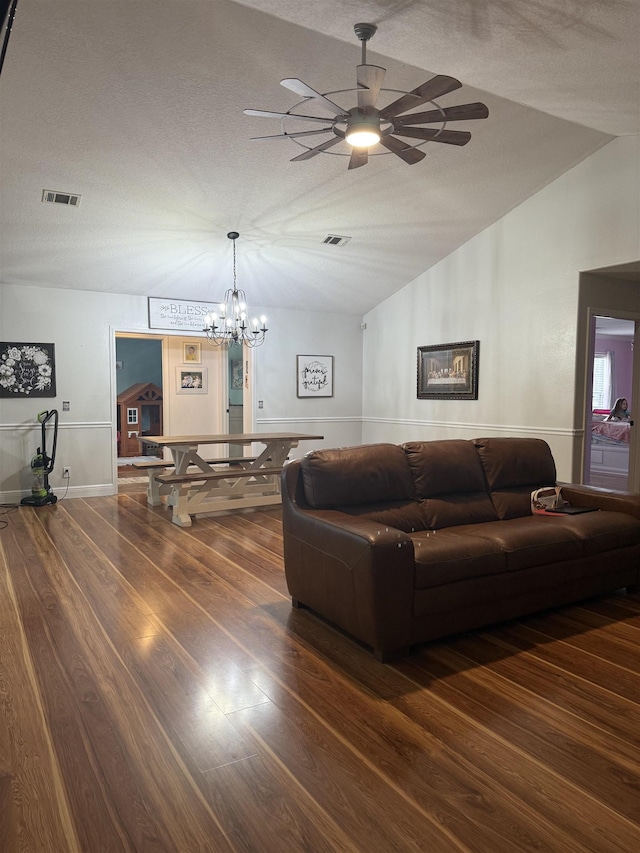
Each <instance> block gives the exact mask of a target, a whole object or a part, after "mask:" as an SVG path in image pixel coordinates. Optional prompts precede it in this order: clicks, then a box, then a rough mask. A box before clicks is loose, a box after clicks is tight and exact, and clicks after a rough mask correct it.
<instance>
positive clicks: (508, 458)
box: [473, 438, 556, 519]
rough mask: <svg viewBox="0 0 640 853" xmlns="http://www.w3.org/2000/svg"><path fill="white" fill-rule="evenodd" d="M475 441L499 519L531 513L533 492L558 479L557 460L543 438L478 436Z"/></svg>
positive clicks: (553, 483) (550, 484)
mask: <svg viewBox="0 0 640 853" xmlns="http://www.w3.org/2000/svg"><path fill="white" fill-rule="evenodd" d="M473 444H474V445H475V447H476V449H477V451H478V456H479V457H480V462H481V463H482V467H483V469H484V475H485V477H486V480H487V485H488V487H489V492H490V493H491V498H492V500H493V504H494V506H495V508H496V512H497V513H498V516H499V518H501V519H507V518H518V517H520V516H523V515H531V492H532V491H533V490H534V489H538V488H541V487H542V486H553V485H555V482H556V463H555V462H554V461H553V456H552V455H551V449H550V447H549V445H548V444H547V442H546V441H543V440H542V439H540V438H476V439H474V441H473Z"/></svg>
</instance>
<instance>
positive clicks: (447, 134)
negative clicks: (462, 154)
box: [394, 127, 471, 145]
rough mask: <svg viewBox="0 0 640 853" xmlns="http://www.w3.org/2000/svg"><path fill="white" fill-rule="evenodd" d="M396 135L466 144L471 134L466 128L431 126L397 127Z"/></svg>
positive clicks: (449, 143)
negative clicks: (439, 128) (436, 127)
mask: <svg viewBox="0 0 640 853" xmlns="http://www.w3.org/2000/svg"><path fill="white" fill-rule="evenodd" d="M394 133H395V134H396V136H409V137H411V138H412V139H428V140H430V141H431V142H446V143H447V145H466V144H467V142H468V141H469V140H470V139H471V134H470V133H468V132H467V131H466V130H440V131H438V130H434V129H433V128H431V127H398V128H396V129H395V131H394Z"/></svg>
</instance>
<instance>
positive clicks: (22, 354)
mask: <svg viewBox="0 0 640 853" xmlns="http://www.w3.org/2000/svg"><path fill="white" fill-rule="evenodd" d="M55 396H56V372H55V355H54V344H17V343H6V342H0V397H55Z"/></svg>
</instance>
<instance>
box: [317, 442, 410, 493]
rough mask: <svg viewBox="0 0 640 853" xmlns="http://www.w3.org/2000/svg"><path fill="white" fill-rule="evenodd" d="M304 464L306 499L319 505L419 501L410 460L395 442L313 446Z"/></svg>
mask: <svg viewBox="0 0 640 853" xmlns="http://www.w3.org/2000/svg"><path fill="white" fill-rule="evenodd" d="M301 468H302V480H303V484H304V496H305V499H306V501H307V503H308V504H309V505H310V506H312V507H315V508H316V509H328V508H337V507H349V506H358V507H361V506H365V505H368V504H376V505H379V504H389V503H392V502H397V501H416V490H415V486H414V484H413V479H412V477H411V471H410V470H409V463H408V462H407V458H406V456H405V454H404V451H403V450H402V448H401V447H398V446H397V445H395V444H365V445H362V446H358V447H338V448H335V449H332V450H312V451H310V452H309V453H307V454H305V456H303V458H302V461H301Z"/></svg>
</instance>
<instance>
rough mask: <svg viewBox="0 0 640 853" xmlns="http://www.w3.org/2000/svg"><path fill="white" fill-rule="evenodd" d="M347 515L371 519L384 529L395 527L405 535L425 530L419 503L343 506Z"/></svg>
mask: <svg viewBox="0 0 640 853" xmlns="http://www.w3.org/2000/svg"><path fill="white" fill-rule="evenodd" d="M340 511H341V512H344V513H345V514H346V515H353V516H356V517H359V518H362V517H364V518H370V519H371V521H375V522H377V523H378V524H380V525H381V526H384V527H395V528H396V529H397V530H403V531H404V532H405V533H411V532H412V531H413V530H424V529H425V525H424V516H423V513H422V507H421V505H420V502H419V501H385V502H384V503H375V504H357V505H354V506H341V507H340Z"/></svg>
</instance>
